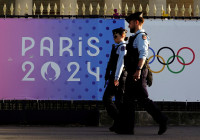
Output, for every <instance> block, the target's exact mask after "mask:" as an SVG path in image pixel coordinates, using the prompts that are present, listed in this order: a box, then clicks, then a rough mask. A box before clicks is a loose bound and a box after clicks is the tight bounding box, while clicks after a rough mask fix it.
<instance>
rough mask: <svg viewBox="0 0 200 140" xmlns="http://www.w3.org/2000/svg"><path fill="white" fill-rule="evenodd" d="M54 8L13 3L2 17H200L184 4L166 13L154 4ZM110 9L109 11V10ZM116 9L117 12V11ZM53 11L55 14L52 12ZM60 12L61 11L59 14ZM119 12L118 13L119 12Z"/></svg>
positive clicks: (169, 9) (5, 6)
mask: <svg viewBox="0 0 200 140" xmlns="http://www.w3.org/2000/svg"><path fill="white" fill-rule="evenodd" d="M51 7H52V6H51V5H50V3H49V4H48V6H47V7H44V6H43V4H42V3H41V5H40V6H39V7H36V5H35V3H34V4H33V7H28V5H27V4H26V6H25V7H21V6H20V5H18V6H17V9H15V8H14V5H13V3H12V4H11V5H6V4H4V6H3V13H0V15H4V16H5V15H24V14H28V11H29V9H30V8H31V10H32V13H33V14H32V15H36V11H37V10H38V9H39V11H40V14H39V15H44V11H46V13H45V15H50V14H52V13H54V14H53V15H64V13H65V12H66V10H67V11H68V12H67V15H79V13H80V12H79V11H81V12H82V15H86V10H87V11H89V15H94V11H95V10H96V12H95V13H97V14H96V15H100V10H101V11H103V15H113V14H117V15H124V16H127V15H128V14H129V13H130V11H131V13H134V12H135V11H140V12H141V11H143V12H144V14H145V16H149V13H150V11H151V12H152V11H153V15H151V16H156V14H157V13H160V15H161V16H162V17H170V16H171V12H174V15H175V16H174V17H177V16H178V13H181V16H182V17H185V14H186V13H187V14H188V15H189V17H199V6H198V5H197V6H196V7H194V10H193V8H192V6H191V5H189V7H188V8H185V5H184V4H183V5H182V7H181V8H180V7H179V8H178V6H177V4H176V5H175V7H173V8H171V6H170V4H169V5H168V6H167V8H166V11H165V10H164V8H163V5H161V7H159V9H161V10H160V11H158V10H157V8H158V6H156V5H155V4H154V6H153V9H150V7H149V5H148V4H147V5H146V7H142V5H141V4H140V5H139V7H137V8H136V7H135V5H134V3H133V5H132V8H131V9H129V8H128V5H127V4H126V5H125V7H122V6H121V5H120V4H119V6H118V7H114V6H113V4H112V6H111V7H109V8H108V7H107V5H106V3H105V5H104V7H100V5H99V3H98V4H97V5H96V7H95V6H93V5H92V4H91V3H90V4H89V9H86V6H85V4H84V3H83V4H82V7H79V6H78V4H77V3H76V6H75V7H72V4H71V3H70V4H69V5H68V7H65V6H64V4H61V5H60V9H58V6H57V4H56V3H55V5H54V6H53V8H51ZM22 9H24V10H25V13H23V14H22V13H21V11H22ZM74 9H75V14H74V13H73V14H72V10H74ZM108 9H109V10H108ZM115 9H116V10H115ZM172 9H174V10H173V11H172ZM14 10H15V11H17V12H16V13H14ZM52 11H53V12H52ZM58 11H60V12H59V13H58ZM117 11H118V12H117ZM121 11H124V13H121Z"/></svg>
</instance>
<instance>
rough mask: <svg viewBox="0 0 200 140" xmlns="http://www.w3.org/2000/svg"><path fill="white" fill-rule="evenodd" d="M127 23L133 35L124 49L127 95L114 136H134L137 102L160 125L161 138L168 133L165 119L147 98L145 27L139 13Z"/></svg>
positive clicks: (131, 16) (125, 95)
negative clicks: (125, 51) (125, 52)
mask: <svg viewBox="0 0 200 140" xmlns="http://www.w3.org/2000/svg"><path fill="white" fill-rule="evenodd" d="M126 21H127V22H128V23H129V28H130V32H131V33H134V35H133V36H131V37H130V38H129V43H128V44H127V46H126V48H127V56H126V58H125V66H126V68H127V72H128V76H127V79H126V92H125V94H124V103H123V107H122V109H121V110H120V115H119V122H120V123H119V124H120V125H119V126H118V128H117V130H116V131H115V132H116V133H119V134H133V133H134V131H133V130H134V101H135V100H136V101H137V102H138V104H139V105H141V106H142V107H144V109H145V110H146V111H147V112H148V113H149V114H150V115H151V116H152V117H153V119H154V120H155V121H156V122H157V123H158V124H159V131H158V134H159V135H162V134H163V133H164V132H165V131H166V130H167V117H166V116H165V115H164V114H163V113H162V112H161V111H160V110H159V109H158V108H157V106H156V105H155V103H154V102H153V101H152V100H151V99H149V98H148V91H147V75H148V68H147V56H148V47H149V43H150V41H149V37H148V36H147V34H146V33H145V30H144V29H142V26H143V23H144V18H143V16H142V12H136V13H134V14H131V15H130V16H128V17H127V18H126Z"/></svg>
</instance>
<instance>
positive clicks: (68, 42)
mask: <svg viewBox="0 0 200 140" xmlns="http://www.w3.org/2000/svg"><path fill="white" fill-rule="evenodd" d="M119 27H123V28H126V29H127V30H128V31H129V28H128V24H127V23H126V22H125V20H124V19H0V52H1V55H0V99H1V100H24V99H27V100H102V97H103V93H104V90H105V88H104V84H105V80H104V74H105V69H106V66H107V62H108V60H109V56H110V51H111V47H112V44H114V41H113V36H112V30H113V29H115V28H119ZM143 28H144V29H145V31H146V32H147V34H148V36H149V38H150V46H149V56H148V58H149V60H148V62H149V64H150V70H151V71H152V72H153V85H152V86H151V87H149V88H148V91H149V97H150V98H151V99H153V100H154V101H199V100H200V94H199V88H198V87H199V77H200V73H199V69H200V65H199V61H200V47H199V35H198V34H199V32H200V21H198V20H161V19H153V20H151V19H146V20H145V23H144V26H143ZM131 35H132V34H130V33H128V34H127V36H131ZM133 92H134V91H133Z"/></svg>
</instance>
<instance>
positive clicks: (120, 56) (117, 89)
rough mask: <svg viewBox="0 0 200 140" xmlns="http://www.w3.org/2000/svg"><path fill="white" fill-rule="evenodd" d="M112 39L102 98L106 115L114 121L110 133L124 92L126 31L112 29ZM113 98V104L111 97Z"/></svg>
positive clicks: (113, 127) (113, 128)
mask: <svg viewBox="0 0 200 140" xmlns="http://www.w3.org/2000/svg"><path fill="white" fill-rule="evenodd" d="M112 32H113V38H114V41H115V43H116V44H117V45H113V46H112V50H111V55H110V59H109V62H108V65H107V68H106V74H105V81H107V80H108V84H107V87H106V89H105V92H104V96H103V103H104V105H105V107H106V110H107V112H108V115H109V116H110V117H111V118H112V119H113V120H114V124H113V126H112V127H110V128H109V129H110V131H114V130H115V125H116V122H115V120H116V117H117V115H118V113H119V110H118V109H119V106H120V104H121V103H122V102H123V94H124V91H125V80H126V76H127V72H126V71H125V68H124V56H125V55H126V52H127V51H126V48H125V47H126V42H125V40H124V39H125V37H126V31H125V29H122V28H117V29H114V30H113V31H112ZM114 96H115V103H113V97H114Z"/></svg>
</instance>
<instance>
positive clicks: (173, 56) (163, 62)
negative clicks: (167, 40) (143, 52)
mask: <svg viewBox="0 0 200 140" xmlns="http://www.w3.org/2000/svg"><path fill="white" fill-rule="evenodd" d="M149 49H150V50H151V51H152V52H153V55H152V56H150V57H149V59H148V60H147V63H148V64H151V63H152V62H153V61H154V60H155V57H157V59H158V61H159V62H160V63H161V64H163V67H162V68H161V70H159V71H153V70H151V69H150V68H149V70H150V71H151V72H152V73H160V72H162V71H163V70H164V68H165V65H167V68H168V70H169V71H170V72H172V73H175V74H177V73H180V72H182V71H183V70H184V68H185V65H190V64H192V63H193V62H194V59H195V53H194V51H193V50H192V49H191V48H189V47H182V48H180V49H179V50H178V52H177V54H176V55H175V53H174V51H173V50H172V49H171V48H170V47H162V48H160V49H159V50H158V52H157V55H155V52H154V50H153V49H152V48H151V47H149ZM162 49H169V50H170V51H172V53H173V55H172V56H171V57H169V58H168V60H167V63H165V60H164V58H163V57H162V56H160V55H159V52H160V51H161V50H162ZM183 49H188V50H190V51H191V52H192V54H193V58H192V61H191V62H189V63H185V61H184V59H183V58H182V57H181V56H179V53H180V51H181V50H183ZM175 57H177V60H178V62H179V63H180V64H182V65H183V67H182V69H181V70H179V71H172V70H171V69H170V67H169V65H170V64H171V63H172V62H173V61H174V59H175ZM152 58H153V59H152ZM159 58H160V59H162V62H161V61H160V59H159ZM179 58H180V59H181V60H182V62H181V61H180V59H179ZM151 59H152V60H151ZM171 59H172V60H171ZM150 60H151V61H150ZM170 60H171V61H170ZM149 61H150V62H149Z"/></svg>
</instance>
